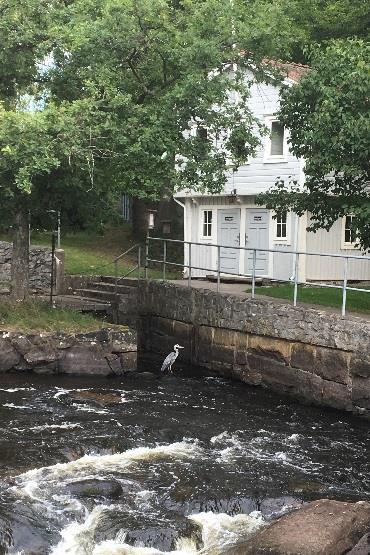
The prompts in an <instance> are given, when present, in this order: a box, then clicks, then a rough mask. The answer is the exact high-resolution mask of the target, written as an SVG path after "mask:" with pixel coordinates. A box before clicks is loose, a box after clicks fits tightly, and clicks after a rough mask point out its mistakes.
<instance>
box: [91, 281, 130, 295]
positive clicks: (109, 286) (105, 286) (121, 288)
mask: <svg viewBox="0 0 370 555" xmlns="http://www.w3.org/2000/svg"><path fill="white" fill-rule="evenodd" d="M91 286H92V288H93V289H95V290H96V291H108V292H112V293H115V292H116V284H115V283H106V282H104V281H96V282H94V283H92V284H91ZM135 289H136V287H131V286H130V285H121V284H120V283H118V284H117V293H118V294H119V295H124V294H126V293H131V292H132V291H134V290H135Z"/></svg>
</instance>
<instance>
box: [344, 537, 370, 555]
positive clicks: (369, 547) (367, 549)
mask: <svg viewBox="0 0 370 555" xmlns="http://www.w3.org/2000/svg"><path fill="white" fill-rule="evenodd" d="M369 554H370V532H369V533H368V534H365V535H364V536H362V538H361V539H360V541H359V542H358V543H357V544H356V545H355V547H354V548H353V549H351V551H348V553H347V555H369Z"/></svg>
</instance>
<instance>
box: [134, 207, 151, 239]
mask: <svg viewBox="0 0 370 555" xmlns="http://www.w3.org/2000/svg"><path fill="white" fill-rule="evenodd" d="M147 231H148V204H147V203H146V202H145V200H143V199H139V198H133V199H132V234H133V236H134V238H135V240H136V241H143V240H144V239H145V237H146V234H147Z"/></svg>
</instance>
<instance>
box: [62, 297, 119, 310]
mask: <svg viewBox="0 0 370 555" xmlns="http://www.w3.org/2000/svg"><path fill="white" fill-rule="evenodd" d="M53 302H54V303H55V306H57V307H58V308H74V309H75V310H78V311H79V312H106V311H107V310H109V309H110V308H111V305H110V303H106V302H100V301H98V300H92V299H87V298H86V297H80V296H79V295H56V296H55V297H53Z"/></svg>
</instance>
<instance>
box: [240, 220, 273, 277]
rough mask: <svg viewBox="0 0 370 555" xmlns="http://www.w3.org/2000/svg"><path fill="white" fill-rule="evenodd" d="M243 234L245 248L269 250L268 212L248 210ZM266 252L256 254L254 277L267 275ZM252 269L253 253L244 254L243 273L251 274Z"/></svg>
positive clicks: (267, 259) (267, 257)
mask: <svg viewBox="0 0 370 555" xmlns="http://www.w3.org/2000/svg"><path fill="white" fill-rule="evenodd" d="M245 229H246V233H245V246H246V247H248V248H252V249H268V248H269V211H268V210H258V209H250V210H249V209H248V210H247V221H246V226H245ZM268 262H269V253H268V252H258V251H257V253H256V276H267V275H268ZM252 269H253V251H246V253H245V271H246V273H247V274H251V273H252Z"/></svg>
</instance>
